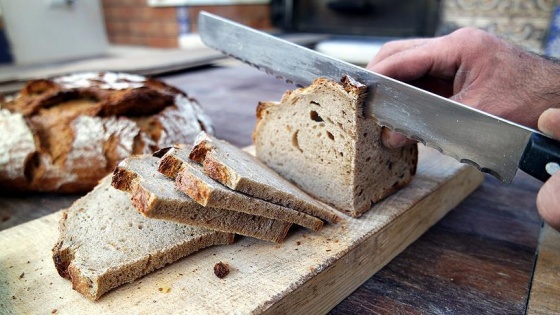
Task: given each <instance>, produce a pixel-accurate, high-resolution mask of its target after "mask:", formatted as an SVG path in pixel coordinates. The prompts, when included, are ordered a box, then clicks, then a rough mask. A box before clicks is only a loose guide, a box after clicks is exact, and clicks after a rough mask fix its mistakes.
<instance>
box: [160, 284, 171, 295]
mask: <svg viewBox="0 0 560 315" xmlns="http://www.w3.org/2000/svg"><path fill="white" fill-rule="evenodd" d="M158 290H159V291H160V292H162V293H169V292H171V288H170V287H168V286H165V287H161V288H158Z"/></svg>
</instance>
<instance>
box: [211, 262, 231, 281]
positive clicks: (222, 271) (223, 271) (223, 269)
mask: <svg viewBox="0 0 560 315" xmlns="http://www.w3.org/2000/svg"><path fill="white" fill-rule="evenodd" d="M214 274H215V275H216V277H218V278H220V279H223V278H225V276H227V275H228V274H229V265H228V264H226V263H223V262H221V261H220V262H219V263H217V264H215V265H214Z"/></svg>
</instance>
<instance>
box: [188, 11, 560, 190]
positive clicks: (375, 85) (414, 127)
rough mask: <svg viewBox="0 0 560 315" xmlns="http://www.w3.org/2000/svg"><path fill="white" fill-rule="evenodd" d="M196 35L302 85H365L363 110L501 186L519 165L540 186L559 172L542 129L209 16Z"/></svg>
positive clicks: (557, 146) (556, 145)
mask: <svg viewBox="0 0 560 315" xmlns="http://www.w3.org/2000/svg"><path fill="white" fill-rule="evenodd" d="M198 30H199V33H200V36H201V39H202V41H203V42H204V43H205V44H206V45H208V46H210V47H212V48H214V49H217V50H220V51H222V52H223V53H225V54H226V55H229V56H232V57H235V58H237V59H240V60H241V61H243V62H245V63H247V64H249V65H252V66H254V67H256V68H258V69H260V70H263V71H265V72H267V73H269V74H273V75H275V76H276V77H277V78H279V79H284V80H286V81H287V82H291V83H294V84H296V85H299V86H307V85H310V84H311V83H312V82H313V80H314V79H316V78H319V77H323V78H328V79H331V80H334V81H339V80H340V79H341V78H342V77H344V76H350V77H351V78H353V79H355V80H356V81H358V82H360V83H362V84H365V85H367V86H368V97H367V99H366V100H365V104H364V106H365V110H364V113H365V114H366V115H368V116H372V117H373V118H374V119H376V120H377V121H378V123H379V124H380V125H383V126H386V127H389V128H391V129H393V130H396V131H398V132H400V133H402V134H404V135H406V136H407V137H409V138H411V139H415V140H418V141H420V142H422V143H424V144H426V145H427V146H430V147H433V148H436V149H438V150H439V151H440V152H442V153H444V154H446V155H449V156H452V157H454V158H455V159H457V160H459V161H460V162H463V163H468V164H471V165H474V166H476V167H477V168H478V169H479V170H481V171H483V172H486V173H490V174H492V175H494V176H495V177H496V178H498V179H499V180H500V181H502V182H503V183H510V182H511V181H512V180H513V177H514V176H515V173H516V172H517V169H518V168H519V169H521V170H523V171H525V172H527V173H528V174H530V175H532V176H533V177H535V178H538V179H540V180H542V181H545V180H547V179H548V178H549V177H550V175H552V174H553V173H554V172H556V171H557V170H558V169H559V168H560V167H559V165H560V142H558V141H556V140H553V139H551V138H549V137H547V136H545V135H543V134H541V133H539V132H538V131H535V130H532V129H529V128H526V127H524V126H521V125H518V124H515V123H513V122H510V121H507V120H504V119H501V118H499V117H496V116H492V115H489V114H486V113H484V112H482V111H479V110H476V109H473V108H470V107H468V106H466V105H463V104H460V103H457V102H454V101H452V100H449V99H446V98H444V97H441V96H438V95H435V94H432V93H429V92H426V91H424V90H421V89H419V88H416V87H414V86H411V85H408V84H405V83H402V82H399V81H396V80H394V79H391V78H388V77H385V76H382V75H379V74H377V73H374V72H371V71H369V70H366V69H364V68H361V67H358V66H355V65H352V64H350V63H347V62H344V61H341V60H337V59H335V58H332V57H329V56H326V55H323V54H321V53H318V52H316V51H313V50H311V49H308V48H305V47H302V46H299V45H296V44H293V43H290V42H288V41H285V40H282V39H279V38H277V37H274V36H271V35H269V34H266V33H263V32H260V31H257V30H254V29H252V28H249V27H246V26H244V25H241V24H238V23H235V22H232V21H229V20H227V19H224V18H221V17H218V16H216V15H213V14H210V13H207V12H201V13H200V15H199V19H198Z"/></svg>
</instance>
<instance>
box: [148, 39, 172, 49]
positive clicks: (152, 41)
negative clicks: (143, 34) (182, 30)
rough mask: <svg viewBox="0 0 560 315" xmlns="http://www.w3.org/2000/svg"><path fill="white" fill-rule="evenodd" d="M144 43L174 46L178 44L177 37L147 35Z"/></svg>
mask: <svg viewBox="0 0 560 315" xmlns="http://www.w3.org/2000/svg"><path fill="white" fill-rule="evenodd" d="M146 43H147V45H148V46H150V47H161V48H176V47H178V46H179V43H178V40H177V38H161V37H148V38H146Z"/></svg>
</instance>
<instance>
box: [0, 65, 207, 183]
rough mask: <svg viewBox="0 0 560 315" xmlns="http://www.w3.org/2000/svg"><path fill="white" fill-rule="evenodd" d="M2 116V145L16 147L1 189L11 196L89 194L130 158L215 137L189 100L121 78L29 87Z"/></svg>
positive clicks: (5, 104) (67, 79)
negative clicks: (202, 137)
mask: <svg viewBox="0 0 560 315" xmlns="http://www.w3.org/2000/svg"><path fill="white" fill-rule="evenodd" d="M0 109H1V110H2V114H1V115H0V128H2V129H0V145H2V147H6V145H9V144H16V145H15V146H13V149H10V150H9V152H7V154H4V155H5V157H6V159H2V160H1V161H0V164H1V165H0V166H2V168H3V169H4V170H5V171H2V172H0V187H1V188H3V189H9V190H19V191H30V190H31V191H48V192H62V193H78V192H86V191H89V190H91V189H92V188H93V187H94V186H95V185H96V184H97V183H98V181H99V180H100V179H101V178H103V177H104V176H105V175H107V174H109V173H110V172H111V171H112V170H113V169H114V167H115V166H116V165H117V164H118V162H120V161H121V160H122V159H123V158H125V157H127V156H130V155H133V154H141V153H151V152H153V151H154V150H158V149H160V148H162V147H166V146H170V145H172V144H174V143H181V142H188V143H190V142H192V141H193V140H194V138H195V137H196V135H197V134H198V133H199V132H200V131H201V130H205V131H207V132H210V133H212V132H213V128H212V125H211V123H210V120H209V119H208V117H207V116H206V115H205V114H204V112H203V111H202V109H201V107H200V106H199V105H198V103H197V102H196V101H195V100H194V99H192V98H189V97H188V96H187V95H186V94H185V93H183V92H181V91H179V90H177V89H176V88H174V87H172V86H169V85H167V84H165V83H163V82H161V81H158V80H154V79H149V78H145V77H141V76H137V75H129V74H123V73H112V72H103V73H81V74H75V75H68V76H61V77H56V78H52V79H48V80H34V81H30V82H28V83H27V84H26V85H25V86H24V88H23V89H22V90H21V91H20V93H19V95H17V96H16V97H12V98H5V99H3V100H0ZM22 121H23V122H22ZM10 126H11V127H12V128H15V129H16V130H17V132H16V133H12V132H11V130H10V129H7V128H10ZM30 135H32V137H30ZM30 139H32V140H33V141H30Z"/></svg>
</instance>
